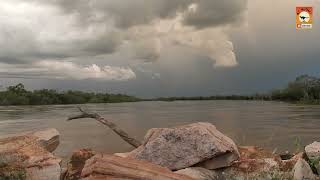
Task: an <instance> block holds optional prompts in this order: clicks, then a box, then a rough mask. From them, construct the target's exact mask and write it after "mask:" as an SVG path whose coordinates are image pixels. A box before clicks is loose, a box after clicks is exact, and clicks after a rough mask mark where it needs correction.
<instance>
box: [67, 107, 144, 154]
mask: <svg viewBox="0 0 320 180" xmlns="http://www.w3.org/2000/svg"><path fill="white" fill-rule="evenodd" d="M79 111H80V112H81V114H79V115H75V116H72V117H69V118H68V121H71V120H75V119H83V118H91V119H95V120H97V121H98V122H100V123H102V124H103V125H106V126H108V127H109V128H110V129H112V130H113V131H114V132H115V133H116V134H118V135H119V136H120V137H121V138H122V139H123V140H124V141H126V142H127V143H129V144H131V145H132V146H134V147H136V148H137V147H139V146H140V145H141V142H140V141H138V140H136V139H135V138H133V137H130V136H129V134H128V133H126V132H125V131H123V130H122V129H120V128H118V126H117V125H116V124H114V123H113V122H110V121H108V120H107V119H105V118H103V117H101V116H100V115H99V114H97V113H88V112H86V111H84V110H83V109H81V108H80V107H79Z"/></svg>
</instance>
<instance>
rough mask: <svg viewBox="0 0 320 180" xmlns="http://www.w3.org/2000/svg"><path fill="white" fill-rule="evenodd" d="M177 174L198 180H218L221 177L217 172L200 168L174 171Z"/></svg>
mask: <svg viewBox="0 0 320 180" xmlns="http://www.w3.org/2000/svg"><path fill="white" fill-rule="evenodd" d="M175 173H177V174H183V175H187V176H190V177H192V178H194V179H198V180H219V179H221V175H220V173H219V172H218V171H214V170H209V169H205V168H202V167H190V168H186V169H181V170H178V171H176V172H175Z"/></svg>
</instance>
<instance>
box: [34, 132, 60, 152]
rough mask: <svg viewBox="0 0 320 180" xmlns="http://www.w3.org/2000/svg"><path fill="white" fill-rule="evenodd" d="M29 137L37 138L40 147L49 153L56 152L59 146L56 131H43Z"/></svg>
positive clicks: (58, 135)
mask: <svg viewBox="0 0 320 180" xmlns="http://www.w3.org/2000/svg"><path fill="white" fill-rule="evenodd" d="M31 135H32V136H35V137H37V138H38V141H39V143H40V144H41V145H42V147H44V148H45V149H46V150H47V151H49V152H53V151H54V150H56V149H57V147H58V145H59V137H60V134H59V132H58V131H57V130H56V129H53V128H51V129H47V130H43V131H36V132H34V133H32V134H31Z"/></svg>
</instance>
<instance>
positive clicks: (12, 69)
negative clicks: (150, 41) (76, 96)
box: [0, 60, 136, 81]
mask: <svg viewBox="0 0 320 180" xmlns="http://www.w3.org/2000/svg"><path fill="white" fill-rule="evenodd" d="M0 76H6V77H23V78H49V79H74V80H84V79H98V80H106V81H126V80H130V79H135V78H136V75H135V73H134V72H133V71H132V69H131V68H129V67H112V66H103V67H99V66H97V65H96V64H92V65H89V66H80V65H77V64H75V63H72V62H59V61H47V60H46V61H39V62H35V63H33V64H31V65H19V66H17V65H9V64H0Z"/></svg>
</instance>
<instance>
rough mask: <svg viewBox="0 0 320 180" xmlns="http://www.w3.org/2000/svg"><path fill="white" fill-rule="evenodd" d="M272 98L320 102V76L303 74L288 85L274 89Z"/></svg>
mask: <svg viewBox="0 0 320 180" xmlns="http://www.w3.org/2000/svg"><path fill="white" fill-rule="evenodd" d="M271 98H272V100H282V101H293V102H302V103H313V104H320V78H317V77H313V76H309V75H302V76H298V77H297V78H296V79H295V80H294V81H292V82H290V83H289V84H288V85H287V87H285V88H283V89H279V90H274V91H273V92H272V93H271Z"/></svg>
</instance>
